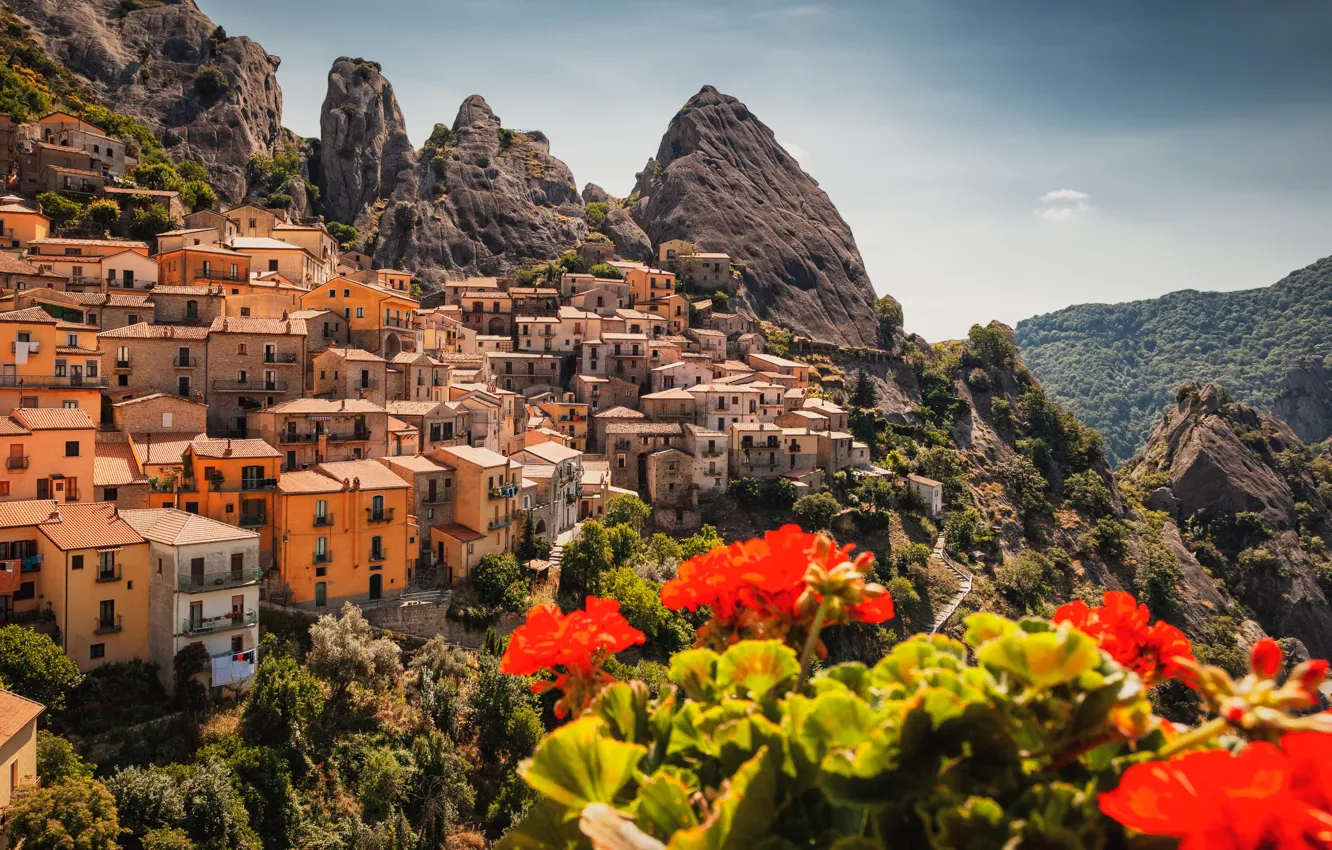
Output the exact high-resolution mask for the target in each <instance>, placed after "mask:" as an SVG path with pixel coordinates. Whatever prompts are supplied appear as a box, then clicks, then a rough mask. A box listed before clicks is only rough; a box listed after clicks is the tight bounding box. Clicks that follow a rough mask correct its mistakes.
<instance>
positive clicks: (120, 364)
mask: <svg viewBox="0 0 1332 850" xmlns="http://www.w3.org/2000/svg"><path fill="white" fill-rule="evenodd" d="M129 367H130V362H129V361H128V360H117V361H116V371H117V372H124V371H127V370H128V369H129Z"/></svg>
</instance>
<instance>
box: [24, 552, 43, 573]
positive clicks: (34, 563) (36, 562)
mask: <svg viewBox="0 0 1332 850" xmlns="http://www.w3.org/2000/svg"><path fill="white" fill-rule="evenodd" d="M19 560H21V561H22V562H23V564H22V566H20V567H19V572H24V573H39V572H41V571H42V560H43V559H42V556H41V555H28V556H27V557H24V558H20V559H19Z"/></svg>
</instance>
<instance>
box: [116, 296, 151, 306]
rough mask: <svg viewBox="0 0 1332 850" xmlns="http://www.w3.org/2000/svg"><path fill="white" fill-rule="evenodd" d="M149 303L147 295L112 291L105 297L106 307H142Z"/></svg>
mask: <svg viewBox="0 0 1332 850" xmlns="http://www.w3.org/2000/svg"><path fill="white" fill-rule="evenodd" d="M150 303H151V302H150V301H149V300H148V296H147V295H126V294H123V293H112V294H111V295H109V296H107V299H106V306H108V307H144V306H147V305H148V304H150Z"/></svg>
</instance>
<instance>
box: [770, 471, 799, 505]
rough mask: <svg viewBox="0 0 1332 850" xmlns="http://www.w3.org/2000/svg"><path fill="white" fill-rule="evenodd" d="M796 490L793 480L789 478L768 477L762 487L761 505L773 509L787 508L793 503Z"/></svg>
mask: <svg viewBox="0 0 1332 850" xmlns="http://www.w3.org/2000/svg"><path fill="white" fill-rule="evenodd" d="M797 492H798V491H797V489H796V485H795V482H794V481H792V480H791V479H789V478H768V479H766V480H764V482H763V487H762V495H761V499H762V501H763V506H764V507H765V508H767V509H768V510H773V511H784V510H788V509H790V507H791V506H792V505H793V504H795V500H796V493H797Z"/></svg>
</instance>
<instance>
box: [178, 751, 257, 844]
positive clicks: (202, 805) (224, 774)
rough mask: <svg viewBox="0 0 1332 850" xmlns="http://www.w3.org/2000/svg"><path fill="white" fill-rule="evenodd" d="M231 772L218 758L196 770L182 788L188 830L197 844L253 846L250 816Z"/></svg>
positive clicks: (211, 759)
mask: <svg viewBox="0 0 1332 850" xmlns="http://www.w3.org/2000/svg"><path fill="white" fill-rule="evenodd" d="M231 779H232V777H231V770H230V769H228V768H227V766H226V765H225V764H223V763H222V762H221V761H219V760H218V759H215V758H210V759H208V760H206V761H204V762H203V763H202V764H200V765H199V766H197V767H196V768H195V769H194V772H193V773H191V774H190V776H189V777H188V778H187V779H186V780H185V782H184V783H182V785H181V794H182V796H183V798H184V801H185V822H184V824H183V826H184V828H185V831H186V832H188V833H189V834H190V837H191V838H193V839H194V842H195V843H196V844H205V845H208V846H211V847H216V848H219V850H221V848H231V847H238V848H244V847H246V846H247V845H250V844H251V841H250V840H247V839H249V838H250V836H251V835H252V833H251V830H250V820H249V815H248V813H247V812H246V811H245V805H244V804H243V803H242V802H241V799H240V797H239V795H237V794H236V789H235V787H234V786H233V785H232V781H231Z"/></svg>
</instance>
